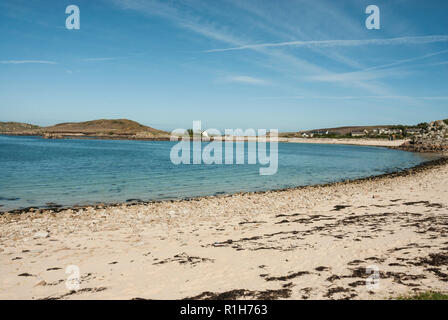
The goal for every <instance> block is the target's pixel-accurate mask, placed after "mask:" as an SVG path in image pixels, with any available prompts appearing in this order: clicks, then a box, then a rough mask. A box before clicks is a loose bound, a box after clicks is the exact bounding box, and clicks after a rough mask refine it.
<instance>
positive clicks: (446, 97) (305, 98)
mask: <svg viewBox="0 0 448 320" xmlns="http://www.w3.org/2000/svg"><path fill="white" fill-rule="evenodd" d="M255 99H256V100H365V99H385V100H390V99H407V100H409V99H418V100H448V96H432V97H414V96H404V95H401V96H400V95H398V96H390V95H384V96H284V97H260V98H255Z"/></svg>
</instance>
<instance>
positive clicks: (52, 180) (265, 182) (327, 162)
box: [0, 136, 429, 211]
mask: <svg viewBox="0 0 448 320" xmlns="http://www.w3.org/2000/svg"><path fill="white" fill-rule="evenodd" d="M174 144H175V142H169V141H112V140H81V139H80V140H45V139H41V138H39V137H12V136H0V174H1V179H0V211H6V210H11V209H18V208H24V207H42V206H47V205H52V204H50V203H55V204H58V205H62V206H70V205H85V204H93V203H99V202H105V203H115V202H125V201H127V200H130V199H140V200H143V201H147V200H161V199H179V198H185V197H193V196H203V195H213V194H221V193H234V192H239V191H260V190H267V189H280V188H286V187H295V186H303V185H310V184H318V183H327V182H334V181H339V180H345V179H354V178H361V177H366V176H371V175H378V174H382V173H386V172H390V171H396V170H400V169H404V168H409V167H412V166H415V165H417V164H419V163H421V162H423V161H426V160H429V159H428V156H424V155H421V154H414V153H407V152H403V151H396V150H389V149H385V148H373V147H358V146H342V145H319V144H294V143H281V144H279V151H278V154H279V155H278V162H279V168H278V172H277V174H275V175H273V176H260V175H259V168H260V165H259V164H257V165H248V164H245V165H179V166H176V165H174V164H172V163H171V161H170V150H171V147H172V146H173V145H174ZM246 150H247V148H246ZM246 159H247V157H246Z"/></svg>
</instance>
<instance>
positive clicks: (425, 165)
mask: <svg viewBox="0 0 448 320" xmlns="http://www.w3.org/2000/svg"><path fill="white" fill-rule="evenodd" d="M435 154H436V153H435ZM445 164H448V156H446V155H440V157H439V158H436V159H433V160H428V161H424V162H422V163H420V164H418V165H416V166H413V167H411V168H408V169H404V170H399V171H394V172H388V173H383V174H379V175H372V176H368V177H364V178H358V179H346V180H341V181H336V182H331V183H323V184H312V185H304V186H296V187H291V188H279V189H269V190H261V191H244V192H234V193H225V194H213V195H207V196H198V197H186V198H178V199H163V200H155V199H154V200H146V201H145V200H141V199H129V200H127V201H124V202H111V203H108V202H101V203H93V204H86V205H69V206H63V205H57V204H56V206H53V207H52V206H31V207H26V208H18V209H13V210H7V211H2V210H1V207H0V217H1V216H2V215H4V214H24V213H27V212H36V213H42V212H44V211H49V212H51V213H58V212H62V211H64V210H68V209H71V210H75V211H77V210H84V209H88V208H93V209H104V208H106V209H107V208H116V207H123V206H124V207H130V206H134V205H149V204H155V203H164V202H168V203H181V202H191V201H200V200H201V199H212V198H226V197H232V196H236V195H255V194H266V193H276V192H285V191H293V190H304V189H314V188H323V187H330V186H334V185H345V184H356V183H362V182H364V181H374V180H381V179H387V178H393V177H403V176H408V175H412V174H414V173H418V172H421V171H424V170H427V169H431V168H434V167H438V166H443V165H445Z"/></svg>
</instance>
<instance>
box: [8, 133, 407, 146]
mask: <svg viewBox="0 0 448 320" xmlns="http://www.w3.org/2000/svg"><path fill="white" fill-rule="evenodd" d="M0 136H13V137H14V136H16V137H40V138H41V139H46V140H76V139H79V140H111V141H170V137H151V138H140V137H133V136H121V137H120V136H111V137H110V136H87V135H77V134H73V135H64V136H61V137H59V138H53V139H49V138H45V137H44V135H36V134H11V133H0ZM234 138H235V141H252V140H254V139H250V137H244V139H241V138H240V139H239V138H238V137H234ZM217 140H221V141H224V138H223V137H220V138H219V139H217ZM203 141H204V142H208V141H205V140H203ZM407 141H409V140H408V139H401V140H387V139H377V138H285V137H278V143H304V144H340V145H354V146H370V147H389V148H396V147H399V146H401V145H402V144H404V143H405V142H407ZM266 142H269V139H266Z"/></svg>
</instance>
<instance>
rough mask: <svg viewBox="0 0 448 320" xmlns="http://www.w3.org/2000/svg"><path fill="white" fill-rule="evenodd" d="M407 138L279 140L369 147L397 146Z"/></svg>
mask: <svg viewBox="0 0 448 320" xmlns="http://www.w3.org/2000/svg"><path fill="white" fill-rule="evenodd" d="M406 141H407V140H400V139H399V140H387V139H365V138H361V139H359V138H358V139H342V138H341V139H333V138H279V142H289V143H318V144H345V145H356V146H371V147H389V148H393V147H399V146H401V145H402V144H403V143H405V142H406Z"/></svg>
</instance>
